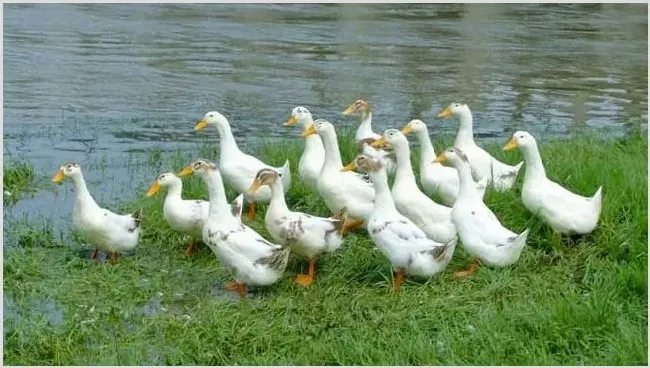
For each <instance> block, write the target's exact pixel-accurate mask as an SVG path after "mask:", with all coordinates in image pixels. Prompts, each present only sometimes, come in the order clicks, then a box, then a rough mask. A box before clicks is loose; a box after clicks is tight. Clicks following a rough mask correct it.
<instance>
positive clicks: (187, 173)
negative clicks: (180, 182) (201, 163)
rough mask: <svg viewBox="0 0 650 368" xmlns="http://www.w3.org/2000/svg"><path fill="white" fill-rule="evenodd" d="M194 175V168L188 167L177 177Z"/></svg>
mask: <svg viewBox="0 0 650 368" xmlns="http://www.w3.org/2000/svg"><path fill="white" fill-rule="evenodd" d="M192 174H194V170H193V169H192V166H188V167H186V168H184V169H183V170H181V171H179V172H178V174H176V175H178V176H180V177H183V176H189V175H192Z"/></svg>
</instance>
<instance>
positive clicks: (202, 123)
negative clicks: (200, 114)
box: [194, 119, 208, 131]
mask: <svg viewBox="0 0 650 368" xmlns="http://www.w3.org/2000/svg"><path fill="white" fill-rule="evenodd" d="M207 126H208V122H207V121H205V119H203V120H201V121H199V122H198V123H196V126H194V130H196V131H199V130H203V129H205V127H207Z"/></svg>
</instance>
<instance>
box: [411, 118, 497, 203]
mask: <svg viewBox="0 0 650 368" xmlns="http://www.w3.org/2000/svg"><path fill="white" fill-rule="evenodd" d="M412 133H414V134H415V136H416V137H417V140H418V141H419V143H420V185H421V186H422V190H423V192H424V193H426V194H427V195H428V196H434V195H435V196H437V198H439V199H440V203H441V204H444V205H445V206H449V207H451V206H453V205H454V202H455V201H456V197H458V190H459V184H458V172H457V171H456V169H454V168H453V167H447V166H444V165H442V164H439V163H432V161H433V160H435V159H436V157H437V156H436V151H435V149H434V148H433V144H432V143H431V138H430V137H429V130H428V128H427V125H426V124H425V123H424V122H423V121H422V120H420V119H413V120H411V121H410V122H408V124H406V125H405V126H404V128H402V134H404V135H406V136H408V135H410V134H412ZM486 188H487V178H483V179H481V180H479V181H478V182H477V183H476V189H477V190H478V191H479V194H480V196H481V198H483V197H484V196H485V189H486Z"/></svg>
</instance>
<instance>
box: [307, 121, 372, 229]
mask: <svg viewBox="0 0 650 368" xmlns="http://www.w3.org/2000/svg"><path fill="white" fill-rule="evenodd" d="M313 134H318V136H319V137H320V138H321V140H322V142H323V147H325V162H324V163H323V168H322V170H321V171H320V175H319V176H318V184H317V189H318V192H319V193H320V195H321V197H322V198H323V201H324V202H325V205H326V206H327V208H329V210H330V211H331V212H332V213H333V214H338V213H340V212H341V211H342V210H343V209H344V208H345V209H346V211H347V213H348V216H350V217H351V219H350V228H354V227H356V226H360V225H361V224H363V221H364V220H365V219H367V218H368V216H369V215H370V212H371V211H372V203H373V200H374V198H375V190H374V189H373V187H372V184H371V183H369V182H368V181H367V180H366V179H365V178H364V175H361V174H358V173H355V172H341V168H342V167H343V163H342V162H341V152H340V151H339V144H338V141H337V138H336V131H335V130H334V126H333V125H332V124H331V123H330V122H328V121H326V120H323V119H318V120H316V121H315V122H314V123H313V124H311V125H310V126H308V127H307V128H306V129H305V130H304V131H303V133H302V136H303V137H308V136H310V135H313Z"/></svg>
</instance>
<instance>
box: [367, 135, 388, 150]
mask: <svg viewBox="0 0 650 368" xmlns="http://www.w3.org/2000/svg"><path fill="white" fill-rule="evenodd" d="M385 145H386V140H385V139H384V137H381V138H379V139H375V140H374V141H373V142H372V143H370V147H374V148H378V147H383V146H385Z"/></svg>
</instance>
